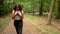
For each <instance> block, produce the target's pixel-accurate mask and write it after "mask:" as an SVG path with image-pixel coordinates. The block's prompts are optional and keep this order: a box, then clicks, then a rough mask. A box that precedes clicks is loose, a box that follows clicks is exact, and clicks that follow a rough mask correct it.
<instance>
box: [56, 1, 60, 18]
mask: <svg viewBox="0 0 60 34" xmlns="http://www.w3.org/2000/svg"><path fill="white" fill-rule="evenodd" d="M59 18H60V1H58V12H57V16H56V19H59Z"/></svg>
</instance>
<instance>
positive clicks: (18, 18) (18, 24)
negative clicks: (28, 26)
mask: <svg viewBox="0 0 60 34" xmlns="http://www.w3.org/2000/svg"><path fill="white" fill-rule="evenodd" d="M12 13H13V17H12V19H13V20H14V26H15V29H16V32H17V34H22V28H23V10H22V8H21V6H20V5H18V4H17V5H15V7H14V10H13V11H12Z"/></svg>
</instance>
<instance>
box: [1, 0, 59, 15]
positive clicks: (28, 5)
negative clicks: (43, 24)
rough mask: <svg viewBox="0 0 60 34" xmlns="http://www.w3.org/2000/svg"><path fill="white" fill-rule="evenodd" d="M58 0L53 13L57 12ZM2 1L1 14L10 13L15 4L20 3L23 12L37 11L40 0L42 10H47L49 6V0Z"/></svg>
mask: <svg viewBox="0 0 60 34" xmlns="http://www.w3.org/2000/svg"><path fill="white" fill-rule="evenodd" d="M42 1H43V2H42ZM58 1H59V0H57V1H56V3H55V9H54V14H56V12H57V6H58V3H57V2H58ZM3 2H4V3H3V4H4V6H2V5H1V4H2V3H1V4H0V8H1V9H3V11H2V12H1V13H3V14H6V13H10V12H11V11H12V10H13V8H14V5H15V4H20V5H21V6H22V8H23V10H24V11H25V12H33V11H34V12H39V5H40V3H41V2H42V4H43V10H42V11H43V12H48V11H49V9H50V6H51V0H13V2H12V3H8V0H4V1H3ZM2 7H3V8H2ZM33 9H34V10H33Z"/></svg>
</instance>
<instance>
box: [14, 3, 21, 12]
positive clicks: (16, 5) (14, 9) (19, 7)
mask: <svg viewBox="0 0 60 34" xmlns="http://www.w3.org/2000/svg"><path fill="white" fill-rule="evenodd" d="M17 5H18V7H19V10H20V11H21V10H22V7H21V6H20V5H19V4H16V5H15V7H14V10H16V6H17Z"/></svg>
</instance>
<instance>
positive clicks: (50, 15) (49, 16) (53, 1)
mask: <svg viewBox="0 0 60 34" xmlns="http://www.w3.org/2000/svg"><path fill="white" fill-rule="evenodd" d="M55 1H56V0H52V3H51V7H50V11H49V14H48V25H51V19H52V13H53V11H54V6H55Z"/></svg>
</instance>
